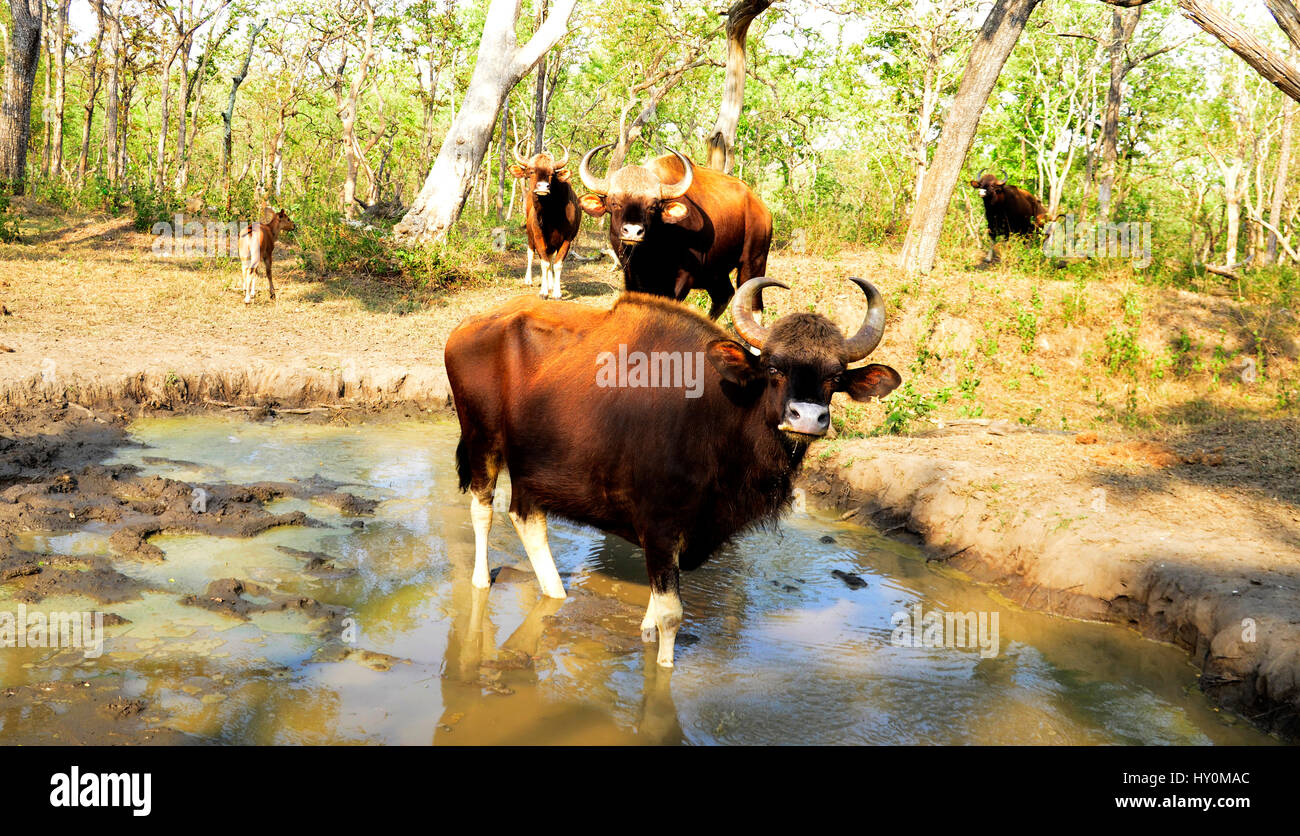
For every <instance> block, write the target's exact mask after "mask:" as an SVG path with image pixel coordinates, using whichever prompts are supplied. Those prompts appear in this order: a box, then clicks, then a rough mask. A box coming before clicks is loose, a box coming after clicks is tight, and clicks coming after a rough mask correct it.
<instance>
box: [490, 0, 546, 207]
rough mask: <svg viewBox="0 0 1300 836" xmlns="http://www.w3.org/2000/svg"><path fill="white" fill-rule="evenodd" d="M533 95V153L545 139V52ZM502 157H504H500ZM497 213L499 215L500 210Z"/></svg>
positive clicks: (540, 15) (542, 0)
mask: <svg viewBox="0 0 1300 836" xmlns="http://www.w3.org/2000/svg"><path fill="white" fill-rule="evenodd" d="M544 20H546V0H538V2H537V25H538V26H539V27H540V26H541V25H542V22H543V21H544ZM535 95H536V97H535V99H534V101H533V153H534V154H540V153H541V152H542V148H543V142H544V141H545V139H546V53H542V60H540V61H538V62H537V92H536V94H535ZM505 136H506V132H505V123H504V122H503V123H502V128H501V139H502V142H503V144H504V140H505ZM502 159H505V158H504V157H502ZM498 204H499V201H498ZM497 214H498V215H499V214H500V212H498V213H497ZM498 223H500V221H498Z"/></svg>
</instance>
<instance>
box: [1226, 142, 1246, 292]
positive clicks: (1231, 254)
mask: <svg viewBox="0 0 1300 836" xmlns="http://www.w3.org/2000/svg"><path fill="white" fill-rule="evenodd" d="M1244 169H1245V166H1244V165H1243V164H1242V163H1241V161H1240V160H1233V161H1231V162H1230V163H1229V164H1228V165H1226V166H1224V167H1223V201H1224V204H1225V206H1226V207H1227V219H1228V231H1227V238H1226V240H1225V242H1224V245H1223V263H1224V266H1226V267H1227V268H1228V269H1232V268H1233V267H1234V266H1235V265H1236V264H1237V238H1238V236H1239V233H1240V229H1241V193H1242V191H1244V189H1242V187H1241V185H1240V180H1241V175H1242V172H1243V170H1244Z"/></svg>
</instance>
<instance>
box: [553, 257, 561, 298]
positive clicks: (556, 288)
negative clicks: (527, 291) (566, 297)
mask: <svg viewBox="0 0 1300 836" xmlns="http://www.w3.org/2000/svg"><path fill="white" fill-rule="evenodd" d="M563 266H564V262H563V261H557V262H555V263H554V264H552V265H551V298H552V299H559V298H560V297H561V296H562V295H563V293H561V292H560V268H562V267H563Z"/></svg>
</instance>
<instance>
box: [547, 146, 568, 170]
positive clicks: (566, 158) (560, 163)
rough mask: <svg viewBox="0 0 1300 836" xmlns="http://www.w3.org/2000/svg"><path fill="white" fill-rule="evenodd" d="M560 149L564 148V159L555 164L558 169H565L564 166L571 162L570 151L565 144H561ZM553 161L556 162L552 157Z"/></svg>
mask: <svg viewBox="0 0 1300 836" xmlns="http://www.w3.org/2000/svg"><path fill="white" fill-rule="evenodd" d="M560 147H561V148H564V159H562V160H559V161H556V162H555V167H556V168H564V164H565V163H567V162H568V161H569V149H568V148H567V147H566V146H565V144H564V143H563V142H561V143H560ZM551 159H552V160H555V156H554V155H552V156H551Z"/></svg>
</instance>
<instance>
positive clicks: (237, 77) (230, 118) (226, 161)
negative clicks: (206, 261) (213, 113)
mask: <svg viewBox="0 0 1300 836" xmlns="http://www.w3.org/2000/svg"><path fill="white" fill-rule="evenodd" d="M268 23H270V20H269V19H268V18H262V20H261V22H260V23H257V24H256V25H254V26H251V27H249V30H248V51H247V52H245V53H244V63H243V64H242V65H241V66H240V68H239V72H237V73H235V74H234V75H233V76H231V77H230V101H228V102H227V103H226V112H225V113H223V114H221V121H222V136H221V191H222V192H223V193H224V194H225V197H226V211H227V212H229V211H230V209H231V195H230V153H231V124H232V123H233V122H234V119H235V96H237V95H238V94H239V85H241V84H243V83H244V79H245V78H247V77H248V64H249V62H250V61H252V60H253V45H254V44H256V43H257V36H258V34H259V33H260V32H261V31H262V30H263V29H265V28H266V25H267V24H268Z"/></svg>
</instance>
